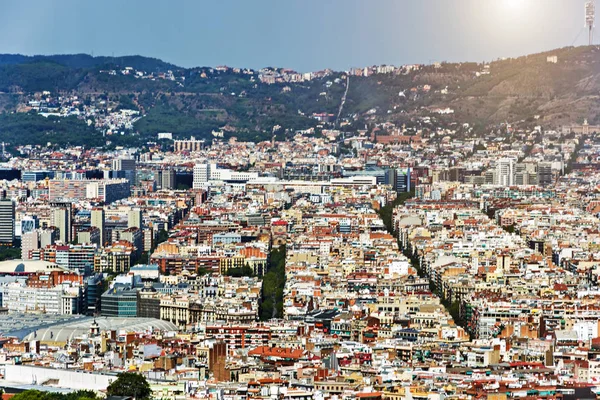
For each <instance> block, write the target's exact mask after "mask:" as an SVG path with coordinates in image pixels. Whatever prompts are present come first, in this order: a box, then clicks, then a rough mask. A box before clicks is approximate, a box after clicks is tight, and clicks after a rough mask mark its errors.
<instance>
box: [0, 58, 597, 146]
mask: <svg viewBox="0 0 600 400" xmlns="http://www.w3.org/2000/svg"><path fill="white" fill-rule="evenodd" d="M549 56H556V59H557V62H556V63H553V62H548V60H547V58H548V57H549ZM286 74H287V75H286ZM300 76H301V75H299V74H296V75H294V73H293V72H292V73H290V72H286V71H283V70H278V69H265V70H261V71H252V70H236V69H232V68H211V67H198V68H190V69H185V68H180V67H177V66H175V65H172V64H169V63H166V62H163V61H161V60H157V59H153V58H146V57H142V56H127V57H115V58H113V57H92V56H89V55H85V54H76V55H55V56H22V55H9V54H6V55H0V92H1V93H0V110H2V111H4V112H8V113H10V112H14V111H20V113H17V114H14V115H13V116H11V117H10V119H6V118H7V117H5V118H4V120H3V121H2V122H3V125H4V126H3V129H2V130H1V131H0V140H4V141H8V142H11V143H12V144H24V143H25V142H26V140H25V138H27V140H32V141H34V142H36V143H31V144H37V141H38V139H39V140H43V142H42V143H46V142H47V141H50V142H55V143H58V142H57V141H55V140H53V139H52V138H53V135H54V134H53V133H52V132H49V131H48V129H50V128H49V126H54V125H55V123H53V124H48V123H46V122H44V121H42V120H40V119H39V118H34V117H32V116H31V115H29V114H31V112H27V111H28V110H30V109H31V107H30V105H31V104H33V103H32V101H33V102H34V103H36V102H39V101H40V99H41V100H42V103H44V102H45V101H44V100H45V98H44V97H43V96H41V92H43V91H49V92H50V93H51V96H52V99H50V100H49V104H48V105H49V106H50V108H52V109H53V110H56V109H64V108H65V105H64V104H63V103H64V101H65V100H64V99H65V98H67V96H70V97H71V98H72V99H76V100H77V101H76V102H75V103H74V107H73V104H67V106H68V107H67V109H69V107H70V109H71V110H73V109H76V108H78V109H79V110H80V111H81V112H80V113H78V114H77V115H79V118H78V119H77V118H71V120H70V122H69V124H68V125H69V127H70V129H69V132H70V134H68V135H67V138H64V137H62V140H61V142H60V143H61V144H64V143H71V144H88V145H89V144H90V142H89V141H85V140H84V139H82V138H80V137H79V135H84V134H85V135H89V130H88V129H89V126H88V125H89V123H90V119H91V120H95V121H96V125H97V126H98V119H99V118H100V119H101V118H104V116H105V115H108V114H109V113H110V112H114V110H118V109H128V108H129V109H135V110H138V111H139V112H140V115H141V118H136V119H135V121H134V125H133V126H132V127H130V128H127V129H125V131H124V132H123V133H122V134H121V135H120V136H112V137H111V142H113V143H116V144H118V143H122V144H136V143H139V142H144V141H147V140H150V139H153V138H155V137H156V133H157V132H165V131H166V132H173V133H174V135H175V136H176V137H177V136H179V137H189V136H191V135H195V136H196V137H202V138H206V139H211V138H212V135H211V132H213V131H219V130H221V131H222V132H223V133H224V135H225V137H229V136H237V137H238V138H239V139H241V140H253V141H259V140H266V139H269V138H270V137H271V135H272V132H273V127H274V126H276V125H279V126H281V127H282V128H283V129H282V130H280V131H278V135H283V134H286V133H285V132H287V135H288V136H289V135H291V134H292V133H293V131H294V130H298V129H307V128H310V127H316V126H318V125H319V124H320V123H319V121H317V119H315V118H312V116H313V114H315V115H316V114H323V113H324V114H333V115H337V112H338V109H339V106H340V102H341V99H342V96H343V93H344V91H345V90H346V82H347V80H346V79H345V78H346V73H343V72H332V71H327V72H326V73H325V72H322V73H320V74H317V75H314V76H313V77H312V79H311V80H304V79H299V78H298V77H300ZM265 77H266V78H265ZM282 77H283V78H282ZM289 77H292V78H293V79H291V78H290V79H288V78H289ZM275 78H277V79H275ZM268 79H272V80H271V83H272V82H273V81H275V82H276V83H272V84H268V83H266V82H268ZM284 80H289V81H287V82H286V81H284ZM349 82H350V86H349V88H348V94H347V101H346V103H345V105H344V108H343V111H342V114H341V118H342V119H345V120H346V121H347V122H349V123H350V124H349V125H346V127H345V128H344V129H346V130H352V129H355V128H354V127H364V125H365V124H374V123H381V122H386V121H390V122H394V123H396V124H407V125H408V126H410V125H411V124H414V123H415V121H417V120H419V118H420V117H424V116H432V115H433V116H434V119H433V120H434V122H435V125H437V126H442V127H443V126H447V125H450V124H454V123H456V122H460V123H464V122H468V123H470V124H471V125H473V126H475V127H476V129H477V131H478V132H480V133H481V134H484V133H485V132H486V130H487V129H488V128H489V127H490V126H493V125H496V124H500V123H504V122H509V123H512V124H522V125H533V124H541V125H543V126H545V127H548V128H556V127H559V126H560V125H563V124H569V123H573V122H581V121H582V120H583V119H584V118H587V119H588V120H589V121H590V123H600V101H599V95H600V50H599V49H598V48H597V47H576V48H574V47H570V48H563V49H558V50H554V51H550V52H546V53H540V54H535V55H529V56H523V57H519V58H515V59H507V60H499V61H495V62H491V63H489V64H487V65H484V64H478V63H442V64H439V65H430V66H418V67H415V68H401V69H396V70H394V72H392V73H374V74H372V75H370V76H355V75H352V76H351V77H350V79H349ZM46 96H47V95H46ZM46 100H48V99H46ZM99 101H100V102H99ZM60 102H63V103H60ZM98 102H99V103H98ZM54 103H59V104H54ZM99 104H100V105H101V106H99ZM448 108H449V109H451V110H453V113H448V114H443V115H441V114H435V110H436V109H448ZM89 110H94V112H95V114H90V115H91V117H82V115H83V114H85V113H88V114H89ZM111 110H112V111H111ZM23 111H26V112H27V114H24V113H23ZM34 111H35V110H34ZM86 115H87V114H86ZM534 116H537V117H538V119H536V120H534ZM42 118H43V117H42ZM84 120H88V122H87V123H86V122H85V121H84ZM7 121H10V123H9V124H7ZM435 125H432V126H431V128H435V127H436V126H435ZM15 127H18V130H17V131H14V130H13V129H15ZM78 127H80V128H81V129H79V128H78ZM119 129H121V128H119ZM29 131H31V132H36V133H35V134H29V135H21V136H19V139H15V135H20V133H22V132H25V133H27V132H29ZM53 132H56V130H54V131H53ZM134 133H135V135H132V134H134ZM40 135H41V136H40ZM101 137H102V135H99V136H98V142H99V143H102V139H101ZM47 139H49V140H47ZM65 141H66V142H65ZM94 143H96V141H94ZM25 144H26V143H25Z"/></svg>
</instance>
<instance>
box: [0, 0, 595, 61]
mask: <svg viewBox="0 0 600 400" xmlns="http://www.w3.org/2000/svg"><path fill="white" fill-rule="evenodd" d="M584 3H585V1H584V0H256V1H254V0H215V1H212V0H193V1H183V0H182V1H179V0H160V1H155V0H143V1H138V0H126V1H117V0H102V1H98V0H90V1H88V0H56V1H48V0H43V1H42V0H28V1H22V0H14V1H13V0H4V1H2V2H0V53H23V54H57V53H62V54H64V53H92V52H93V53H94V54H95V55H109V56H110V55H112V54H114V55H115V56H122V55H130V54H140V55H145V56H151V57H158V58H161V59H163V60H165V61H168V62H172V63H174V64H177V65H181V66H185V67H191V66H207V65H210V66H216V65H223V64H225V65H229V66H239V67H252V68H260V67H265V66H278V67H288V68H294V69H296V70H299V71H312V70H318V69H323V68H327V67H329V68H334V69H337V70H345V69H348V68H350V67H357V66H365V65H373V64H395V65H400V64H410V63H428V62H432V61H486V60H492V59H496V58H499V57H510V56H518V55H524V54H529V53H534V52H539V51H544V50H550V49H553V48H557V47H564V46H570V45H571V44H572V43H573V41H574V39H575V38H576V37H577V36H578V34H580V33H581V30H582V28H583V24H584V23H583V21H584V16H583V13H584V12H583V8H584ZM599 11H600V7H599ZM599 31H600V29H599ZM596 37H597V38H598V39H597V40H596V42H598V43H600V32H598V34H597V35H596ZM586 40H587V35H586V34H585V33H581V34H580V35H579V38H578V40H577V41H576V42H575V44H580V45H581V44H585V43H586Z"/></svg>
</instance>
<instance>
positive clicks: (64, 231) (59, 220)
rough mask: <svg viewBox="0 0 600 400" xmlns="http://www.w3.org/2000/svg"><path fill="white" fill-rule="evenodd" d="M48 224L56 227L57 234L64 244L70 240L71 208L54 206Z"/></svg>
mask: <svg viewBox="0 0 600 400" xmlns="http://www.w3.org/2000/svg"><path fill="white" fill-rule="evenodd" d="M50 225H51V226H54V227H56V228H57V229H58V235H59V239H60V241H61V242H63V243H64V244H66V243H69V242H70V241H71V209H70V207H69V208H66V207H56V208H53V209H52V213H51V215H50Z"/></svg>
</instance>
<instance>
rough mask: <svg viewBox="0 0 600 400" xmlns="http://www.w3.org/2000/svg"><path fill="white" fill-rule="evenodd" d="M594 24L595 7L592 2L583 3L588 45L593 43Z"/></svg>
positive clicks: (591, 0) (592, 0)
mask: <svg viewBox="0 0 600 400" xmlns="http://www.w3.org/2000/svg"><path fill="white" fill-rule="evenodd" d="M595 22H596V5H595V4H594V0H590V1H588V2H587V3H585V27H586V28H588V35H589V43H588V44H589V45H590V46H591V45H592V43H593V42H594V24H595Z"/></svg>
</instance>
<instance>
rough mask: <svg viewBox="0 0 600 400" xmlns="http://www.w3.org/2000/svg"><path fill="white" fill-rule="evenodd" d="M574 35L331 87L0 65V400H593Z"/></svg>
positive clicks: (580, 88) (595, 253)
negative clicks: (545, 46)
mask: <svg viewBox="0 0 600 400" xmlns="http://www.w3.org/2000/svg"><path fill="white" fill-rule="evenodd" d="M506 2H510V3H511V4H512V3H515V4H518V3H519V2H518V1H516V2H515V1H512V0H506ZM513 6H514V5H513ZM594 23H595V8H594V2H593V1H587V2H585V27H584V28H583V30H582V31H581V32H580V34H581V33H585V35H584V36H587V38H586V41H588V45H586V46H573V45H572V46H569V47H564V48H560V49H556V50H552V51H546V52H543V53H538V54H531V55H528V56H521V57H515V58H510V57H507V58H499V59H497V60H494V61H487V62H461V63H450V62H437V61H432V62H430V63H414V64H405V65H398V66H395V65H390V64H382V65H370V66H362V67H353V68H348V69H347V70H345V71H336V70H334V69H329V68H325V69H322V70H319V71H313V72H298V71H296V70H294V69H290V68H278V67H266V68H260V69H252V68H243V67H229V66H225V65H221V66H214V67H192V68H184V67H178V66H176V65H174V64H169V63H168V62H165V61H161V60H159V59H155V58H148V57H142V56H123V57H114V56H112V57H104V56H96V57H94V56H93V55H91V56H89V55H86V54H60V55H53V56H26V55H20V54H0V146H1V148H0V394H1V395H2V399H3V400H4V399H6V400H8V399H11V398H14V400H101V399H108V400H137V399H172V400H180V399H192V398H197V399H211V400H244V399H257V400H267V399H268V400H310V399H315V400H417V399H419V400H444V399H457V400H458V399H465V400H466V399H494V400H502V399H512V398H520V399H565V400H570V399H596V398H600V106H599V104H600V103H598V98H599V96H598V93H600V47H598V46H596V45H594V44H593V42H594V32H593V29H594ZM576 40H577V38H576ZM573 43H575V41H574V42H573ZM290 51H292V50H290ZM432 51H433V50H432Z"/></svg>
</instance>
